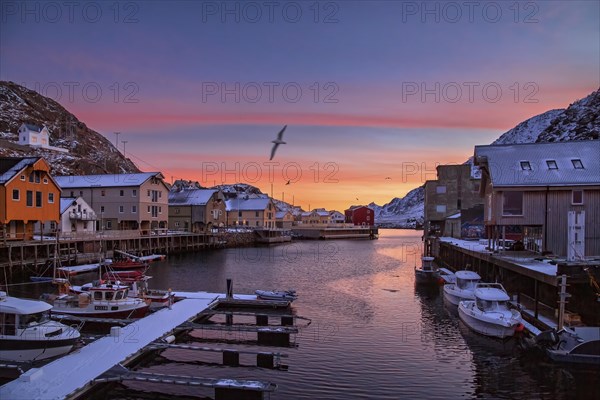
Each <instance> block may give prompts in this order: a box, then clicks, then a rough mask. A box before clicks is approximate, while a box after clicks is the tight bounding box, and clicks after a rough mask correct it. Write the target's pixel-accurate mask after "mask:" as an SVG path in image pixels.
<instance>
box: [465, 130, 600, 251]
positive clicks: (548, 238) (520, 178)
mask: <svg viewBox="0 0 600 400" xmlns="http://www.w3.org/2000/svg"><path fill="white" fill-rule="evenodd" d="M599 154H600V141H598V140H586V141H572V142H557V143H532V144H513V145H499V146H475V165H477V166H479V167H480V168H481V171H482V177H481V190H480V194H481V196H482V197H483V203H484V223H485V226H486V230H487V237H488V238H489V241H490V246H491V247H492V248H498V247H497V246H498V244H499V242H501V241H502V240H504V239H511V240H518V241H521V242H522V243H523V245H524V246H525V248H526V249H528V250H532V251H536V252H551V253H553V254H555V255H558V256H563V257H564V256H566V257H567V258H568V259H569V260H577V259H583V258H584V257H597V256H599V255H600V240H598V238H599V237H600V223H598V221H600V156H599Z"/></svg>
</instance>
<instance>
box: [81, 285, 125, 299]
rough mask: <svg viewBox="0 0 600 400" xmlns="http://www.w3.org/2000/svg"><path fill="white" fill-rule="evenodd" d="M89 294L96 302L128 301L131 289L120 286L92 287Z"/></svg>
mask: <svg viewBox="0 0 600 400" xmlns="http://www.w3.org/2000/svg"><path fill="white" fill-rule="evenodd" d="M89 293H90V296H92V298H93V299H94V301H115V300H123V299H126V298H127V296H128V295H129V288H128V287H127V286H120V285H102V286H100V287H91V288H90V289H89Z"/></svg>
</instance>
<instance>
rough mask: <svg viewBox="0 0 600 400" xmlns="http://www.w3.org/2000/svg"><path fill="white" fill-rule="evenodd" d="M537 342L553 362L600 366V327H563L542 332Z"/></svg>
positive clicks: (536, 339)
mask: <svg viewBox="0 0 600 400" xmlns="http://www.w3.org/2000/svg"><path fill="white" fill-rule="evenodd" d="M535 341H536V343H537V344H538V345H539V346H541V347H542V348H544V349H545V350H546V354H547V355H548V357H550V358H551V359H552V360H553V361H557V362H565V363H576V364H592V365H597V366H600V327H597V326H595V327H592V326H582V327H572V328H567V327H563V328H562V329H561V330H559V331H558V332H557V331H556V330H550V331H545V332H542V333H540V334H539V335H538V336H536V338H535Z"/></svg>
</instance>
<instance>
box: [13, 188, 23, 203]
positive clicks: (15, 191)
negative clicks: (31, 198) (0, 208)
mask: <svg viewBox="0 0 600 400" xmlns="http://www.w3.org/2000/svg"><path fill="white" fill-rule="evenodd" d="M12 199H13V200H16V201H19V200H20V199H21V192H19V189H13V195H12Z"/></svg>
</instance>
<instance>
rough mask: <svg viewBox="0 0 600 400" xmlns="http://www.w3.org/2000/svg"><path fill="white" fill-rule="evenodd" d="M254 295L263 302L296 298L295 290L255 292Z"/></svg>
mask: <svg viewBox="0 0 600 400" xmlns="http://www.w3.org/2000/svg"><path fill="white" fill-rule="evenodd" d="M255 293H256V295H257V296H258V297H259V298H261V299H263V300H288V301H294V300H296V299H297V298H298V295H297V294H296V291H295V290H256V291H255Z"/></svg>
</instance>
